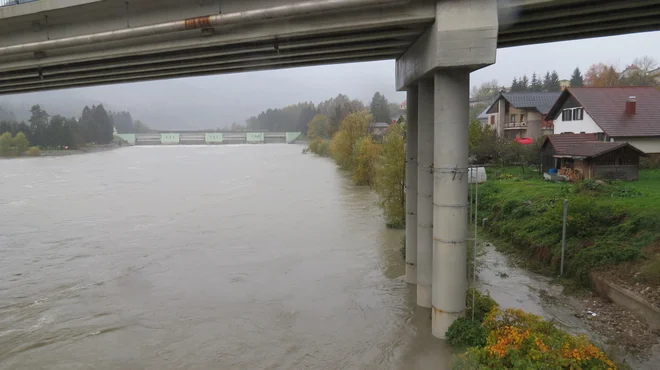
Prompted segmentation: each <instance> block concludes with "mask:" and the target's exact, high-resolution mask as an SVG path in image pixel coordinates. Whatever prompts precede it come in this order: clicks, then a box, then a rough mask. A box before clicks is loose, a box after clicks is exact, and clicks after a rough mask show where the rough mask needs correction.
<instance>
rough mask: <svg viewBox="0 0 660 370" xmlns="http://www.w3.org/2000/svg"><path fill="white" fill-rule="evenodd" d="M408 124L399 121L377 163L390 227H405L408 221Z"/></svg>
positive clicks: (376, 186)
mask: <svg viewBox="0 0 660 370" xmlns="http://www.w3.org/2000/svg"><path fill="white" fill-rule="evenodd" d="M404 132H405V126H404V125H401V124H397V125H394V126H392V129H390V131H389V132H388V133H387V135H385V138H384V139H383V144H382V145H381V149H380V157H379V159H378V162H377V165H376V180H375V182H374V190H375V191H376V193H377V194H378V197H379V202H378V204H379V205H380V207H381V208H382V209H383V213H384V216H385V222H386V224H387V226H388V227H394V228H403V227H404V226H405V221H406V210H405V201H406V196H405V178H406V143H405V140H404V139H403V135H404Z"/></svg>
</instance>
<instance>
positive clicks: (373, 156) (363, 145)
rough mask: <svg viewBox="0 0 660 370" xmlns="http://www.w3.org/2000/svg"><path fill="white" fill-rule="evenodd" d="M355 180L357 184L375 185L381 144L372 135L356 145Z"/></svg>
mask: <svg viewBox="0 0 660 370" xmlns="http://www.w3.org/2000/svg"><path fill="white" fill-rule="evenodd" d="M355 151H356V152H355V154H354V157H355V159H354V163H355V169H354V170H353V181H355V184H357V185H373V183H374V179H375V178H376V161H377V160H378V154H379V153H380V146H379V145H378V144H376V143H374V142H373V140H371V138H370V137H364V138H362V139H361V140H360V141H359V142H358V144H357V145H356V146H355Z"/></svg>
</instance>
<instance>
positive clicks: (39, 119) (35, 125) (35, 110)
mask: <svg viewBox="0 0 660 370" xmlns="http://www.w3.org/2000/svg"><path fill="white" fill-rule="evenodd" d="M30 113H31V114H32V115H31V117H30V131H31V132H32V144H34V145H39V146H46V145H47V143H48V133H47V129H48V119H49V116H48V112H46V111H45V110H43V109H41V107H40V106H39V105H33V106H32V108H30Z"/></svg>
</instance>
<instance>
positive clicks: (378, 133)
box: [369, 122, 392, 138]
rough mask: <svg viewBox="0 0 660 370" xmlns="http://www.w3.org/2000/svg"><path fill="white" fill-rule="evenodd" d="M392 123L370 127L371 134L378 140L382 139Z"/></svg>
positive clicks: (374, 124) (379, 123)
mask: <svg viewBox="0 0 660 370" xmlns="http://www.w3.org/2000/svg"><path fill="white" fill-rule="evenodd" d="M391 124H392V123H388V122H375V123H372V124H370V125H369V133H370V134H371V135H372V136H373V137H376V138H381V137H383V136H384V135H385V133H386V132H387V129H388V128H389V127H390V125H391Z"/></svg>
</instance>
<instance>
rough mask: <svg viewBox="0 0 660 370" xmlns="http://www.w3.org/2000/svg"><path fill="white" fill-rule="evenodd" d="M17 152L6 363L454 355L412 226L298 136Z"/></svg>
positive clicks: (8, 176)
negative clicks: (403, 243)
mask: <svg viewBox="0 0 660 370" xmlns="http://www.w3.org/2000/svg"><path fill="white" fill-rule="evenodd" d="M0 168H1V169H2V171H1V172H0V187H1V188H2V192H0V209H2V212H0V260H2V262H3V268H2V269H1V270H0V369H90V368H94V369H234V368H236V369H262V368H265V369H292V368H308V369H354V368H360V369H443V368H447V363H448V362H449V358H450V354H449V352H448V350H447V348H446V347H445V345H444V343H443V342H442V341H439V340H436V339H434V338H432V336H431V334H430V320H429V312H428V310H425V309H420V308H418V307H417V306H416V305H415V297H414V288H413V289H411V287H410V286H406V284H405V283H404V282H403V280H402V275H403V274H404V264H403V261H402V259H401V257H400V255H399V247H400V240H401V237H402V235H403V234H402V233H403V232H402V231H400V230H388V229H386V228H385V227H384V223H383V221H382V219H381V218H380V211H379V210H378V209H377V207H376V205H375V203H376V198H375V196H374V195H373V194H372V193H371V192H370V191H369V190H368V189H365V188H358V187H355V186H353V185H352V184H351V182H350V180H349V179H348V178H347V177H346V176H345V174H343V173H341V172H340V171H338V170H336V168H335V166H334V165H333V164H332V163H331V162H329V161H327V160H324V159H321V158H315V157H312V156H306V155H301V154H300V147H298V146H295V145H262V146H250V145H247V146H213V147H205V146H204V147H194V146H191V147H178V146H177V147H133V148H125V149H121V150H117V151H112V152H104V153H97V154H90V155H80V156H68V157H59V158H58V157H51V158H39V159H17V160H7V161H0Z"/></svg>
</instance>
